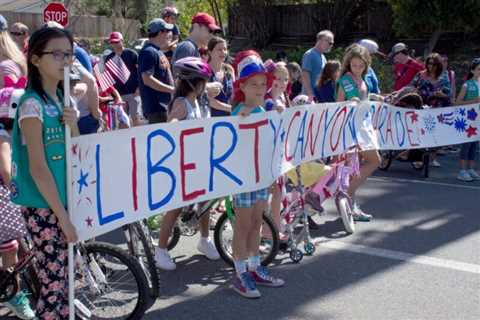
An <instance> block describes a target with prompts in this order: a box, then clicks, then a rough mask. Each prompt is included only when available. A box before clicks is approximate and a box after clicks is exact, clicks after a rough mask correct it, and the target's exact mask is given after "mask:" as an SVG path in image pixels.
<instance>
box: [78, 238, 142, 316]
mask: <svg viewBox="0 0 480 320" xmlns="http://www.w3.org/2000/svg"><path fill="white" fill-rule="evenodd" d="M82 246H83V249H84V250H85V251H86V253H87V255H88V256H91V255H95V254H97V255H110V256H111V257H113V258H116V259H118V261H119V262H120V263H121V264H123V265H124V266H126V267H127V269H128V270H129V271H130V272H131V273H132V275H133V277H134V280H135V283H136V287H137V290H138V298H137V303H136V305H135V308H134V309H133V311H132V312H131V313H130V314H128V315H127V316H126V318H125V319H128V320H137V319H142V317H143V316H144V314H145V311H146V310H147V305H148V299H149V291H148V284H147V279H146V277H145V274H144V272H143V270H142V267H141V266H140V264H139V262H138V261H137V260H136V259H135V258H134V257H132V256H130V255H129V254H128V253H127V252H126V251H124V250H122V249H120V248H118V247H116V246H114V245H112V244H110V243H104V242H89V243H85V244H83V245H82ZM95 256H96V255H95ZM103 267H104V266H103ZM104 268H105V267H104ZM102 271H105V270H102ZM112 274H113V273H112ZM76 278H77V279H78V276H77V277H76ZM122 279H123V278H122ZM112 292H117V291H113V290H112ZM76 298H77V299H79V300H81V297H80V295H78V292H76ZM82 303H83V301H82ZM84 305H87V304H85V303H84ZM112 305H113V304H112ZM89 307H90V306H89ZM89 309H90V311H91V312H92V316H93V314H94V311H95V310H92V309H91V308H89ZM112 316H113V315H112V314H109V317H110V318H111V317H112Z"/></svg>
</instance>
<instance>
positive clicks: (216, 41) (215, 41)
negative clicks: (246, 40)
mask: <svg viewBox="0 0 480 320" xmlns="http://www.w3.org/2000/svg"><path fill="white" fill-rule="evenodd" d="M222 42H223V43H225V44H226V43H227V40H225V39H223V38H222V37H217V36H213V37H212V38H211V39H210V40H209V41H208V44H207V49H208V52H212V51H213V50H214V49H215V47H216V46H217V44H219V43H222ZM210 60H211V58H210V56H209V57H208V62H210Z"/></svg>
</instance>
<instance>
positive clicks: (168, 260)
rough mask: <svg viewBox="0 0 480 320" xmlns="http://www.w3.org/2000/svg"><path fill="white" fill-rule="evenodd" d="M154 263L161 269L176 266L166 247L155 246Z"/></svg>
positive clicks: (170, 268)
mask: <svg viewBox="0 0 480 320" xmlns="http://www.w3.org/2000/svg"><path fill="white" fill-rule="evenodd" d="M155 265H156V266H157V268H160V269H162V270H167V271H172V270H175V269H176V268H177V265H176V264H175V262H173V259H172V257H170V254H169V253H168V251H167V249H160V248H155Z"/></svg>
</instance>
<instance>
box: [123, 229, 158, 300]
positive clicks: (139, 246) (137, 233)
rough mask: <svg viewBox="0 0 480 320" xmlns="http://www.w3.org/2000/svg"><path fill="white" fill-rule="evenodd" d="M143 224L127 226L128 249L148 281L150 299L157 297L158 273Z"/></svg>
mask: <svg viewBox="0 0 480 320" xmlns="http://www.w3.org/2000/svg"><path fill="white" fill-rule="evenodd" d="M146 229H147V227H146V226H145V225H144V224H143V222H135V223H132V224H131V225H129V226H128V230H129V233H130V243H129V245H128V249H129V251H130V254H131V255H133V256H135V257H136V258H137V259H138V262H139V263H140V266H141V267H142V270H143V272H144V273H145V276H146V278H147V281H148V288H149V289H150V296H151V298H152V299H154V300H155V299H156V298H157V297H158V291H159V289H158V281H159V279H158V273H157V267H156V265H155V258H154V248H153V246H152V242H151V241H150V239H148V236H147V234H148V233H149V231H148V229H147V230H146Z"/></svg>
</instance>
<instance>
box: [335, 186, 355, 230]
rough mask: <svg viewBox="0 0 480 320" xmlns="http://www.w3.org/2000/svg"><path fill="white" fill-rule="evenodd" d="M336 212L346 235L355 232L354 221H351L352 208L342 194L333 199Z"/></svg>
mask: <svg viewBox="0 0 480 320" xmlns="http://www.w3.org/2000/svg"><path fill="white" fill-rule="evenodd" d="M335 204H336V206H337V210H338V212H339V213H340V216H341V217H342V221H343V226H344V227H345V230H346V231H347V232H348V233H354V232H355V221H354V220H353V214H352V206H351V204H350V200H349V199H348V197H347V196H346V195H344V194H339V195H337V197H336V199H335Z"/></svg>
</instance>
